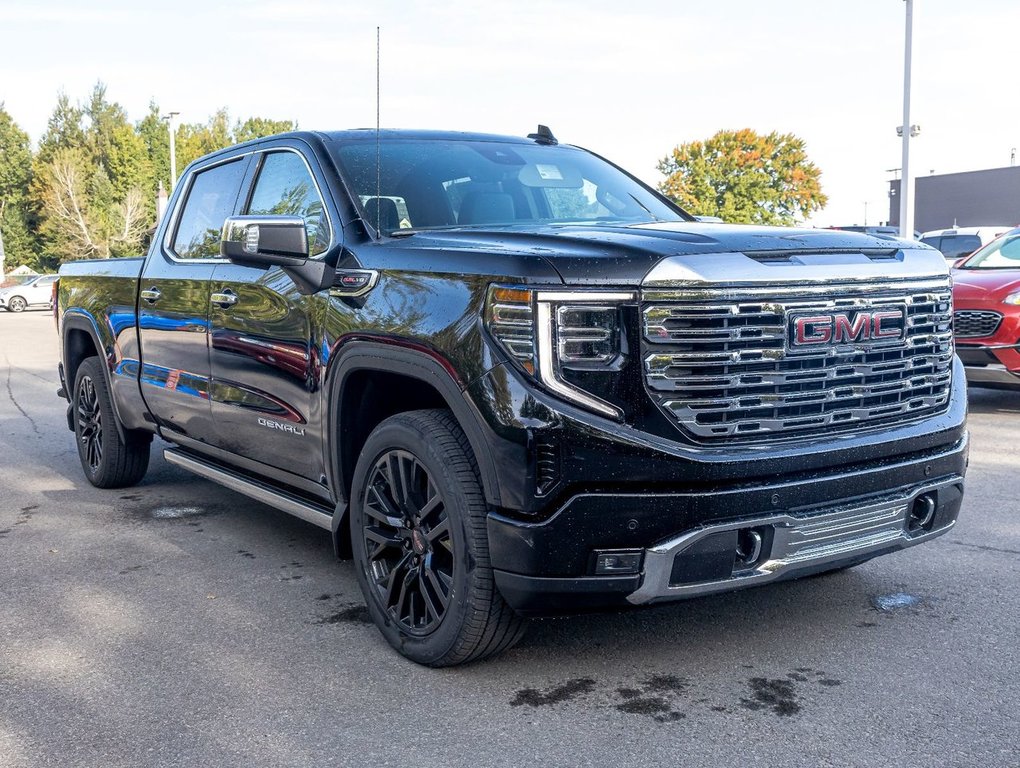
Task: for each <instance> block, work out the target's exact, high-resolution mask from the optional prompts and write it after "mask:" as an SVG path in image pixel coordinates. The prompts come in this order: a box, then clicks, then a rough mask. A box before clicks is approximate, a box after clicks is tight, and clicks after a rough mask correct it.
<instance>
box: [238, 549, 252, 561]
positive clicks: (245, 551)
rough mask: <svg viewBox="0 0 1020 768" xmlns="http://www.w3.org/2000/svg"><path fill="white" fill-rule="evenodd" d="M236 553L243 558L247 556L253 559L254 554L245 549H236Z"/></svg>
mask: <svg viewBox="0 0 1020 768" xmlns="http://www.w3.org/2000/svg"><path fill="white" fill-rule="evenodd" d="M237 554H239V555H240V556H241V557H245V558H247V559H249V560H254V559H255V555H253V554H252V553H251V552H249V551H248V550H246V549H239V550H237Z"/></svg>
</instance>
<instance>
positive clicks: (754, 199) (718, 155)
mask: <svg viewBox="0 0 1020 768" xmlns="http://www.w3.org/2000/svg"><path fill="white" fill-rule="evenodd" d="M659 171H660V172H661V173H662V174H663V175H664V176H666V179H665V181H663V182H662V183H661V184H659V191H661V192H662V193H663V194H664V195H666V196H667V197H669V198H670V199H672V200H673V201H675V202H676V203H677V204H678V205H680V206H681V207H683V208H685V209H686V210H687V211H689V212H690V213H693V214H695V215H701V216H718V217H720V218H722V219H724V220H725V221H728V222H734V223H740V224H793V223H794V222H795V221H798V220H803V219H804V218H806V217H807V216H808V215H809V214H811V213H813V212H815V211H819V210H821V209H822V208H823V207H824V206H825V204H826V202H827V201H828V198H827V197H826V196H825V194H824V193H823V192H822V187H821V184H820V183H819V177H820V176H821V171H820V170H819V169H818V167H817V166H816V165H815V164H814V163H812V162H811V161H810V160H809V159H808V157H807V152H806V150H805V145H804V141H803V139H799V138H797V137H796V136H794V135H793V134H790V133H782V134H781V133H776V132H775V131H773V132H772V133H770V134H768V135H767V136H762V135H759V134H757V133H755V132H754V131H752V130H750V129H749V128H745V129H743V130H739V131H725V130H724V131H719V132H718V133H716V134H715V135H714V136H712V137H711V138H710V139H707V140H705V141H692V142H688V143H686V144H681V145H680V146H678V147H676V148H675V149H674V150H673V151H672V153H671V154H670V155H669V156H667V157H665V158H663V159H662V160H661V161H660V162H659Z"/></svg>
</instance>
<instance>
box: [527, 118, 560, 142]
mask: <svg viewBox="0 0 1020 768" xmlns="http://www.w3.org/2000/svg"><path fill="white" fill-rule="evenodd" d="M528 138H529V139H534V141H535V143H536V144H559V142H558V141H557V140H556V137H555V136H553V132H552V131H550V130H549V126H548V125H542V124H541V123H539V124H538V130H537V131H536V132H535V133H529V134H528Z"/></svg>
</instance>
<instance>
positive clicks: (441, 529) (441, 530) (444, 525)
mask: <svg viewBox="0 0 1020 768" xmlns="http://www.w3.org/2000/svg"><path fill="white" fill-rule="evenodd" d="M449 535H450V518H448V517H444V518H443V519H442V520H440V521H439V522H438V523H436V524H435V525H434V526H433V527H432V530H430V531H429V532H428V534H427V537H428V540H429V544H431V545H432V546H436V544H439V543H442V542H441V540H442V539H443V537H447V538H449ZM437 539H439V540H440V541H437Z"/></svg>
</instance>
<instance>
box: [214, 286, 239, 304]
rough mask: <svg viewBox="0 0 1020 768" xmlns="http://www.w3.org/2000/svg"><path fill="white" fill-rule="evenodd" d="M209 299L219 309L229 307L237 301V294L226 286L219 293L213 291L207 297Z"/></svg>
mask: <svg viewBox="0 0 1020 768" xmlns="http://www.w3.org/2000/svg"><path fill="white" fill-rule="evenodd" d="M209 301H211V302H212V303H213V304H215V305H216V306H217V307H219V308H220V309H229V308H230V307H232V306H234V305H235V304H236V303H237V294H236V293H234V292H233V291H232V290H230V289H229V288H227V289H225V290H223V291H220V292H219V293H214V294H213V295H212V296H210V297H209Z"/></svg>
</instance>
